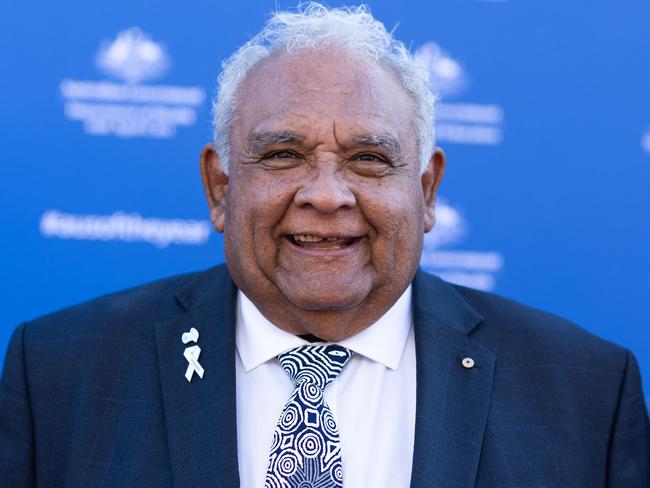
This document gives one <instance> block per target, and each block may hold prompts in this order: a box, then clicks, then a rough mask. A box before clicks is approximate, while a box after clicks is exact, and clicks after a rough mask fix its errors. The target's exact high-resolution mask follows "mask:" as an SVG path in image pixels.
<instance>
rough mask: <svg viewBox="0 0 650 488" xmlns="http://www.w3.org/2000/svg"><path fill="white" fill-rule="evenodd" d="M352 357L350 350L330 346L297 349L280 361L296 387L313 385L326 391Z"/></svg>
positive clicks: (282, 357)
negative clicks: (306, 384)
mask: <svg viewBox="0 0 650 488" xmlns="http://www.w3.org/2000/svg"><path fill="white" fill-rule="evenodd" d="M351 356H352V352H351V351H350V350H349V349H346V348H345V347H343V346H339V345H336V344H330V345H307V346H300V347H295V348H293V349H291V350H290V351H287V352H283V353H282V354H280V355H279V356H278V359H279V360H280V364H281V365H282V368H283V369H284V370H285V371H286V372H287V374H288V375H289V377H290V378H291V381H293V384H294V385H295V386H298V385H300V384H302V383H311V384H314V385H316V386H318V387H319V388H320V389H324V388H325V387H326V386H327V385H329V384H330V383H331V382H332V381H333V380H334V378H336V377H337V376H338V375H339V373H340V372H341V371H343V367H344V366H345V364H346V363H347V362H348V360H349V359H350V357H351Z"/></svg>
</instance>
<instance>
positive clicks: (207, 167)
mask: <svg viewBox="0 0 650 488" xmlns="http://www.w3.org/2000/svg"><path fill="white" fill-rule="evenodd" d="M199 161H200V166H201V179H202V180H203V188H205V196H206V198H207V200H208V207H209V208H210V221H211V222H212V225H213V226H214V228H215V229H216V230H217V232H222V233H223V231H224V227H225V215H226V193H227V190H228V176H227V175H226V174H225V173H224V172H223V171H222V170H221V164H220V162H219V155H218V154H217V151H216V150H215V149H214V146H213V145H212V144H206V145H205V147H204V148H203V151H201V157H200V158H199Z"/></svg>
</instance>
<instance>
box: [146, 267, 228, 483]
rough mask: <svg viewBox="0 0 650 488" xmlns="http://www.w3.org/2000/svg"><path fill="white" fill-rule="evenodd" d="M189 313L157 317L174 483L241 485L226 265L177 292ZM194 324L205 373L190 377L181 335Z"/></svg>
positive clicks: (159, 356) (163, 392) (158, 344)
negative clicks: (187, 371) (170, 317)
mask: <svg viewBox="0 0 650 488" xmlns="http://www.w3.org/2000/svg"><path fill="white" fill-rule="evenodd" d="M177 299H178V301H179V303H180V304H181V305H182V307H183V309H184V310H185V313H183V314H182V315H181V316H179V317H176V318H172V319H170V320H167V321H164V322H160V323H158V324H156V342H157V347H158V366H159V372H160V383H161V388H162V396H163V404H164V409H165V419H166V425H167V440H168V444H169V454H170V458H171V466H172V472H173V479H174V485H175V487H176V488H183V487H192V488H196V487H211V486H212V487H220V488H221V487H238V486H239V474H238V468H237V431H236V423H237V422H236V420H237V415H236V394H235V303H236V288H235V286H234V284H233V283H232V281H231V280H230V278H229V276H228V274H227V272H226V271H225V268H224V267H220V268H215V269H213V270H210V271H208V272H206V273H203V274H202V275H200V276H199V277H198V279H197V280H196V281H195V282H193V283H191V284H190V285H188V286H187V287H186V288H185V289H184V290H182V291H181V293H179V294H178V295H177ZM192 327H194V328H196V329H197V330H198V332H199V339H198V345H199V346H200V347H201V355H200V358H199V363H200V364H201V366H203V368H204V370H205V372H204V376H203V378H202V379H201V378H199V377H198V376H197V375H196V373H195V374H194V375H193V377H192V381H191V382H188V381H187V379H186V378H185V370H186V368H187V365H188V362H187V360H186V359H185V358H184V357H183V352H184V350H185V347H187V346H189V345H193V344H187V346H186V345H185V344H183V342H182V341H181V335H182V334H183V333H184V332H187V331H189V330H190V328H192Z"/></svg>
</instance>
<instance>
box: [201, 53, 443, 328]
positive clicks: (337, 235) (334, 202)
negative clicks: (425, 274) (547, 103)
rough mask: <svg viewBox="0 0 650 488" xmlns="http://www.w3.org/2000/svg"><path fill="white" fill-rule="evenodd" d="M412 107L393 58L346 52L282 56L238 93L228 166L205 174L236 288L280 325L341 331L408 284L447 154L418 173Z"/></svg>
mask: <svg viewBox="0 0 650 488" xmlns="http://www.w3.org/2000/svg"><path fill="white" fill-rule="evenodd" d="M413 119H414V104H413V101H412V99H411V98H410V96H409V95H408V93H407V92H406V91H405V90H404V89H403V88H402V87H401V85H400V84H399V82H398V81H397V79H396V77H395V76H394V74H393V73H391V72H390V71H389V70H388V69H387V68H385V67H383V66H382V65H379V64H377V63H373V62H371V61H366V60H362V59H359V58H358V57H354V56H350V55H347V54H343V53H341V52H338V53H332V52H331V51H330V52H319V51H316V52H311V51H310V52H302V53H297V54H291V55H289V54H275V55H273V56H271V57H270V58H269V59H268V60H265V61H263V62H262V63H261V64H260V65H258V66H256V67H255V68H254V69H253V70H252V71H251V72H250V73H249V74H248V76H247V78H246V79H245V80H244V82H243V84H242V86H241V89H240V91H239V93H238V104H237V113H236V116H235V118H234V120H233V128H232V132H231V147H232V151H231V163H230V168H229V174H228V176H225V175H224V174H223V173H222V172H221V171H220V166H219V156H218V154H217V153H216V152H215V150H214V148H213V146H211V145H208V146H206V148H205V149H204V150H203V152H202V154H201V173H202V177H203V182H204V185H205V188H206V194H207V197H208V204H209V206H210V211H211V219H212V222H213V224H214V225H215V228H216V229H217V230H218V231H220V232H224V234H225V236H224V242H225V244H224V246H225V253H226V262H227V266H228V269H229V271H230V274H231V275H232V277H233V279H234V281H235V283H236V284H237V286H238V287H239V288H240V289H241V290H242V291H243V292H244V293H245V294H246V295H247V296H248V297H249V298H250V299H251V300H252V301H253V303H255V305H256V306H257V307H258V308H259V309H260V311H261V312H262V314H264V316H265V317H267V318H268V319H269V320H270V321H271V322H273V323H274V324H275V325H276V326H277V327H279V328H281V329H283V330H285V331H287V332H290V333H293V334H313V335H315V336H317V337H320V338H322V339H325V340H328V341H340V340H343V339H345V338H347V337H351V336H352V335H354V334H356V333H358V332H360V331H362V330H363V329H365V328H366V327H368V326H369V325H371V324H372V323H373V322H375V321H376V320H377V319H378V318H379V317H381V316H382V315H383V314H384V313H385V312H386V311H387V310H388V309H389V308H390V307H391V306H392V305H393V303H395V301H396V300H397V299H398V298H399V297H400V295H401V294H402V293H403V292H404V290H405V289H406V287H407V286H408V285H409V283H410V282H411V281H412V279H413V276H414V274H415V271H416V269H417V265H418V262H419V259H420V254H421V250H422V238H423V234H424V232H428V231H429V230H430V229H431V228H432V227H433V225H434V205H435V196H436V191H437V188H438V185H439V183H440V180H441V177H442V174H443V170H444V164H445V158H444V155H443V153H442V152H441V151H439V150H436V151H435V152H434V154H432V156H431V159H430V161H429V164H428V166H427V167H426V170H425V171H424V172H423V173H421V172H420V165H419V161H418V148H417V141H416V138H415V125H414V120H413Z"/></svg>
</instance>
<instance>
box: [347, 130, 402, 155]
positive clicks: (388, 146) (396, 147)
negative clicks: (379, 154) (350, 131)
mask: <svg viewBox="0 0 650 488" xmlns="http://www.w3.org/2000/svg"><path fill="white" fill-rule="evenodd" d="M352 143H353V145H354V146H375V147H378V148H382V149H384V150H386V151H387V152H389V153H390V154H393V155H395V156H397V155H399V154H400V150H401V147H400V144H399V141H398V140H397V138H396V137H394V136H392V135H390V134H361V135H358V136H355V137H353V138H352Z"/></svg>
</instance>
